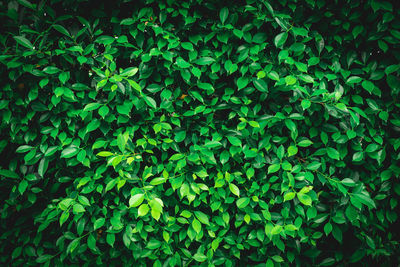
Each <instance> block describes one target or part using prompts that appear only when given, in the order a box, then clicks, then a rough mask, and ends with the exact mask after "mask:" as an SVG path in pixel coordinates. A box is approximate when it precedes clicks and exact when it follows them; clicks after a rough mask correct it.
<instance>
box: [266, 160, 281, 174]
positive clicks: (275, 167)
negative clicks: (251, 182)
mask: <svg viewBox="0 0 400 267" xmlns="http://www.w3.org/2000/svg"><path fill="white" fill-rule="evenodd" d="M280 168H281V165H280V164H279V163H276V164H271V165H269V166H268V174H270V173H275V172H277V171H279V170H280Z"/></svg>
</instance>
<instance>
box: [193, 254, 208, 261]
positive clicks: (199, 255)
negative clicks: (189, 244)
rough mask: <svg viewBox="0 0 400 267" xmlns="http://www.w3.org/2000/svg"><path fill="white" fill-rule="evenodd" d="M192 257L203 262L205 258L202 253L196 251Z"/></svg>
mask: <svg viewBox="0 0 400 267" xmlns="http://www.w3.org/2000/svg"><path fill="white" fill-rule="evenodd" d="M193 259H195V261H198V262H204V261H206V260H207V257H206V256H205V255H204V254H201V253H196V254H194V255H193Z"/></svg>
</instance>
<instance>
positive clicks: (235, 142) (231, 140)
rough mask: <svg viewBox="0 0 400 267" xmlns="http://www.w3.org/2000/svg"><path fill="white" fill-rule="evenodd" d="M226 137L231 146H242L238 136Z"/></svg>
mask: <svg viewBox="0 0 400 267" xmlns="http://www.w3.org/2000/svg"><path fill="white" fill-rule="evenodd" d="M227 138H228V140H229V143H231V144H232V145H233V146H242V141H240V139H239V138H237V137H235V136H228V137H227Z"/></svg>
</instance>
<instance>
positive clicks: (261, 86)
mask: <svg viewBox="0 0 400 267" xmlns="http://www.w3.org/2000/svg"><path fill="white" fill-rule="evenodd" d="M253 84H254V87H255V88H256V89H257V90H258V91H260V92H263V93H267V92H268V85H267V83H266V82H265V81H264V80H254V81H253Z"/></svg>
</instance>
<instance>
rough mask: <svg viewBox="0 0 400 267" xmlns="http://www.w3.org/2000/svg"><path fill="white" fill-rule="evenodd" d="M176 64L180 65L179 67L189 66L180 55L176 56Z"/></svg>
mask: <svg viewBox="0 0 400 267" xmlns="http://www.w3.org/2000/svg"><path fill="white" fill-rule="evenodd" d="M176 64H177V65H178V66H179V67H180V68H183V69H184V68H189V67H190V64H189V63H188V62H187V61H186V60H184V59H183V58H181V57H178V58H177V59H176Z"/></svg>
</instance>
